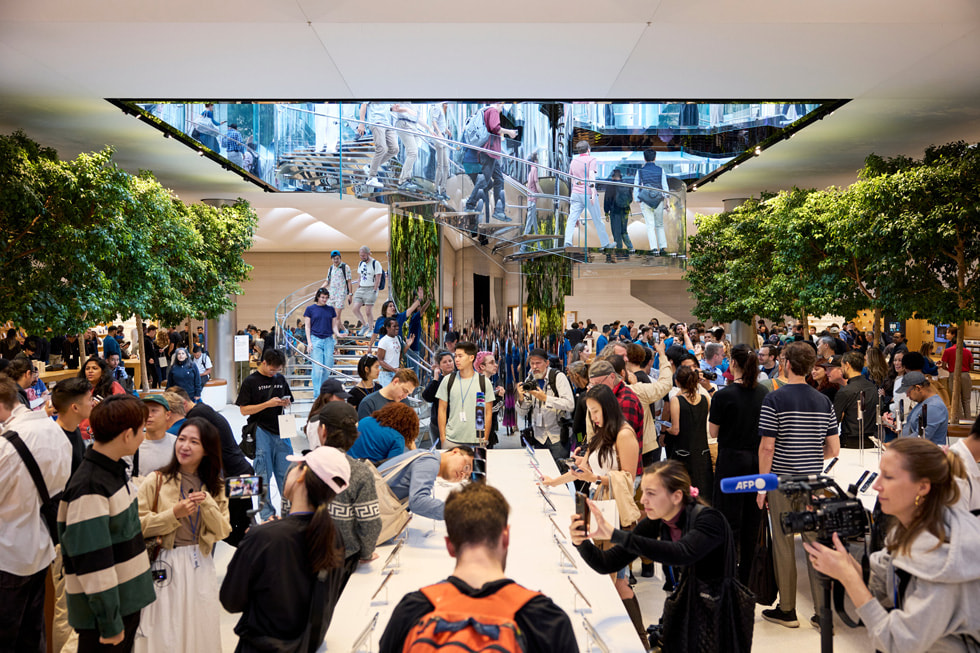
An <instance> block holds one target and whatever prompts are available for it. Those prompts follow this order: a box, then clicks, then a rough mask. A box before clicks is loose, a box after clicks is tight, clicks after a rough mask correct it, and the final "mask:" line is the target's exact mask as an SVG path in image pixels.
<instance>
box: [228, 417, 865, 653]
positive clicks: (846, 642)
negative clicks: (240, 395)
mask: <svg viewBox="0 0 980 653" xmlns="http://www.w3.org/2000/svg"><path fill="white" fill-rule="evenodd" d="M220 412H221V414H222V415H224V417H225V418H226V419H227V420H228V421H229V422H230V423H231V426H232V430H233V432H235V433H239V432H241V427H242V426H243V425H244V423H245V418H244V417H242V416H241V414H240V413H239V411H238V408H237V407H235V406H228V407H226V408H225V409H223V410H222V411H220ZM298 421H300V420H298ZM301 421H302V422H303V423H305V419H304V420H301ZM500 432H501V434H502V435H500V444H499V445H498V446H500V447H501V448H517V447H519V446H520V443H519V441H518V437H517V436H516V435H515V436H512V437H507V436H506V435H503V433H504V429H501V430H500ZM299 445H300V441H298V440H296V441H294V446H296V447H299ZM272 485H273V488H275V483H274V482H273V484H272ZM272 498H273V505H275V504H276V503H278V492H277V491H276V490H275V489H273V497H272ZM517 553H518V552H516V551H512V552H511V555H517ZM796 553H797V555H796V564H797V571H798V574H797V575H798V581H797V585H798V586H797V606H796V611H797V616H798V617H799V620H800V627H799V628H785V627H783V626H779V625H777V624H773V623H770V622H768V621H766V620H764V619H763V618H762V610H763V609H765V608H764V607H763V606H756V621H755V634H754V637H753V643H752V644H753V645H752V650H754V651H792V652H793V653H817V652H818V651H819V650H820V633H819V631H817V630H816V629H815V628H813V627H812V626H810V623H809V621H810V616H811V615H812V614H813V601H812V600H811V599H810V587H809V581H808V577H807V573H806V567H805V562H804V557H803V547H802V546H800V545H797V552H796ZM233 554H234V549H233V548H232V547H230V546H228V545H227V544H225V543H224V542H219V543H218V546H217V547H216V548H215V553H214V556H215V566H216V568H217V571H218V581H219V583H220V582H221V581H222V580H223V579H224V574H225V570H226V568H227V566H228V562H229V561H230V560H231V557H232V555H233ZM447 555H448V554H447ZM657 571H658V573H659V565H658V566H657ZM634 574H635V575H636V578H637V584H636V587H635V588H634V590H635V592H636V595H637V597H638V598H639V602H640V607H641V609H642V610H643V618H644V620H645V621H646V623H648V624H650V623H655V622H656V621H657V620H658V619H659V618H660V614H661V612H662V611H663V603H664V599H665V598H666V596H667V593H666V592H664V590H663V578H662V577H659V578H658V577H654V578H643V577H641V576H640V564H639V561H637V562H636V563H635V565H634ZM610 582H612V581H610ZM848 607H849V608H850V607H851V606H850V602H848ZM851 614H852V615H853V614H854V612H853V609H851ZM344 615H345V612H344V600H343V597H341V600H340V604H339V605H338V606H337V609H336V612H335V613H334V619H344ZM238 617H239V615H233V614H229V613H227V612H224V611H222V614H221V623H220V628H221V644H222V650H223V651H225V652H226V653H231V652H232V651H234V650H235V646H236V645H237V643H238V638H237V637H236V636H235V633H234V627H235V624H236V623H237V622H238ZM834 629H835V637H834V651H835V652H836V653H864V652H866V651H869V650H871V648H870V645H869V643H868V638H867V636H866V634H865V631H864V629H863V628H858V629H851V628H848V627H847V626H845V625H844V624H843V623H841V621H840V620H839V619H838V618H837V617H836V615H835V617H834ZM579 644H580V645H583V646H584V642H579ZM320 650H321V651H325V650H326V648H325V647H321V649H320ZM344 653H346V652H344Z"/></svg>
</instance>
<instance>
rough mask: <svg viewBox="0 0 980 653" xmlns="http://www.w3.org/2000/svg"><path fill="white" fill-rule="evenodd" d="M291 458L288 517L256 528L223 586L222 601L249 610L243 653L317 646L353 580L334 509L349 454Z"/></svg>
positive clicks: (241, 630) (241, 624)
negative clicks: (332, 504) (346, 584)
mask: <svg viewBox="0 0 980 653" xmlns="http://www.w3.org/2000/svg"><path fill="white" fill-rule="evenodd" d="M288 460H289V461H290V462H292V463H294V464H293V465H292V466H291V467H290V468H289V473H288V474H287V475H286V484H285V487H284V489H283V494H284V495H285V497H286V499H288V500H289V506H290V510H289V515H287V516H286V517H284V518H282V519H279V520H276V521H270V522H266V523H264V524H260V525H258V526H253V527H252V528H250V529H249V531H248V534H247V535H246V536H245V539H243V540H242V542H241V544H239V545H238V549H237V550H236V551H235V556H234V557H233V558H232V559H231V562H230V563H228V571H227V573H226V574H225V580H224V582H223V583H222V584H221V605H223V606H224V608H225V610H227V611H228V612H241V613H242V616H241V618H240V619H239V620H238V624H237V625H236V626H235V633H236V634H237V635H238V637H239V640H238V646H237V647H236V648H235V651H236V653H251V652H253V651H255V652H258V651H297V652H299V653H310V652H312V651H316V650H317V649H318V648H319V647H320V644H321V643H322V642H323V638H324V636H325V635H326V632H327V627H328V626H329V625H330V620H331V618H332V616H333V610H334V607H335V606H336V604H337V601H338V599H339V598H340V592H341V590H342V588H343V583H344V582H345V580H346V576H347V574H346V572H345V570H344V545H343V542H342V541H341V539H340V536H339V534H338V532H337V529H336V528H335V527H334V522H333V520H332V519H331V517H330V508H329V506H330V502H331V501H333V499H334V497H336V496H337V495H338V494H339V493H341V492H342V491H344V489H346V488H347V486H348V483H349V482H350V464H349V463H348V460H347V456H346V455H345V454H344V452H342V451H340V450H339V449H334V448H333V447H328V446H322V447H317V448H316V449H314V450H313V451H311V452H310V453H308V454H306V455H305V456H295V455H294V456H289V457H288ZM318 577H319V579H318ZM212 650H220V649H212Z"/></svg>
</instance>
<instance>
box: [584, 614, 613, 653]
mask: <svg viewBox="0 0 980 653" xmlns="http://www.w3.org/2000/svg"><path fill="white" fill-rule="evenodd" d="M582 627H583V628H584V629H585V650H586V651H588V652H589V653H592V651H601V653H609V647H608V646H607V645H606V643H605V642H604V641H602V638H601V637H599V633H598V632H597V631H596V629H595V626H593V625H592V624H591V623H590V622H589V620H588V619H587V618H585V617H582Z"/></svg>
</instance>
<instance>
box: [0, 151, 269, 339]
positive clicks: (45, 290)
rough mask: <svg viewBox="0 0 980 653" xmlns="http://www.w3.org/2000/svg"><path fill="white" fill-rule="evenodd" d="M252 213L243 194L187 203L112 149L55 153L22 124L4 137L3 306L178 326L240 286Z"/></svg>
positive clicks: (4, 311) (41, 325) (79, 324)
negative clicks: (131, 170)
mask: <svg viewBox="0 0 980 653" xmlns="http://www.w3.org/2000/svg"><path fill="white" fill-rule="evenodd" d="M256 222H257V221H256V217H255V214H254V212H252V211H251V209H250V208H249V206H248V204H247V203H245V202H239V203H238V204H236V205H235V206H233V207H227V208H222V209H215V208H212V207H208V206H203V205H195V206H192V207H188V206H186V205H185V204H184V203H183V202H181V201H180V200H179V199H177V198H176V197H174V196H173V194H172V193H171V192H170V191H168V190H167V189H165V188H163V186H161V185H160V183H159V182H157V181H156V180H155V179H154V178H153V177H152V175H150V174H149V173H145V172H144V173H140V175H139V176H136V177H134V176H132V175H129V174H127V173H125V172H123V171H121V170H119V169H118V168H117V167H116V166H115V164H114V163H113V162H112V150H111V148H106V149H105V150H103V151H101V152H98V153H95V154H81V155H79V156H78V157H77V158H75V159H74V160H71V161H65V162H59V161H58V159H57V156H56V155H55V153H54V151H53V150H49V149H45V148H41V147H40V146H38V145H37V143H34V142H33V141H31V140H30V139H28V138H27V137H26V136H25V135H24V134H23V133H21V132H17V133H15V134H13V135H11V136H9V137H2V136H0V227H2V230H0V273H2V275H3V278H4V283H3V284H2V286H0V316H2V317H3V319H4V320H8V319H9V320H13V321H14V322H15V323H16V324H18V325H20V326H23V327H24V328H26V329H28V330H29V331H37V332H42V331H43V330H44V329H45V328H47V327H50V328H51V329H52V330H53V331H54V332H56V333H78V332H80V331H81V330H82V329H83V328H85V327H87V326H90V325H91V324H93V323H95V322H105V321H110V320H114V319H115V318H116V316H117V315H131V314H136V315H138V316H146V317H157V318H160V319H162V320H164V321H165V323H168V324H177V323H178V322H180V321H182V320H183V319H185V318H187V317H205V316H207V317H216V316H217V315H220V314H221V313H223V312H225V311H227V310H228V309H229V308H230V307H231V306H232V305H233V302H232V301H231V299H230V298H229V297H228V295H229V294H235V293H240V292H241V289H240V286H239V284H240V283H241V281H243V280H245V279H246V278H247V277H248V270H249V267H248V266H247V265H246V264H245V263H244V262H243V261H242V254H243V253H244V252H245V251H246V250H247V249H248V248H249V247H250V246H251V243H252V234H253V233H254V230H255V225H256Z"/></svg>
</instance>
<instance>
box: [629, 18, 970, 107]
mask: <svg viewBox="0 0 980 653" xmlns="http://www.w3.org/2000/svg"><path fill="white" fill-rule="evenodd" d="M974 27H975V26H971V25H967V24H964V25H960V26H956V27H951V26H947V25H905V24H900V25H864V24H837V25H794V26H793V27H792V29H783V28H781V27H780V26H777V25H760V24H756V25H744V26H739V29H738V30H737V31H736V30H733V29H732V28H731V27H730V26H726V25H705V26H702V27H701V28H699V30H698V38H697V39H693V40H692V38H691V36H690V34H689V33H687V32H686V31H682V30H681V29H680V26H679V25H667V24H656V25H654V26H653V27H651V28H650V29H648V30H647V31H646V32H644V34H643V37H642V38H641V39H640V42H639V43H638V44H637V46H636V49H635V50H634V51H633V53H632V55H631V56H630V58H629V61H628V62H627V63H626V65H625V66H624V67H623V71H622V73H621V74H620V76H619V77H618V78H617V80H616V83H615V84H614V86H613V87H612V89H611V91H610V93H612V94H613V95H614V96H618V97H630V98H642V97H669V98H679V99H680V98H690V99H708V98H721V99H726V98H756V99H780V98H787V99H788V98H853V97H860V96H862V95H863V94H864V93H866V92H867V91H868V90H869V89H871V88H874V87H875V86H876V85H877V84H879V83H880V82H881V80H882V79H883V78H888V77H891V76H893V75H895V74H896V73H898V72H899V71H901V70H904V69H905V68H907V67H908V66H909V65H911V64H912V63H914V62H916V61H918V60H920V59H921V58H923V57H925V56H927V55H930V54H932V53H933V52H935V51H936V50H937V49H938V48H941V47H944V46H945V45H946V44H947V43H949V42H950V41H952V40H955V39H957V38H959V37H961V36H963V35H965V34H967V33H968V32H969V31H971V30H972V29H973V28H974ZM671 73H672V74H671Z"/></svg>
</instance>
